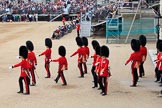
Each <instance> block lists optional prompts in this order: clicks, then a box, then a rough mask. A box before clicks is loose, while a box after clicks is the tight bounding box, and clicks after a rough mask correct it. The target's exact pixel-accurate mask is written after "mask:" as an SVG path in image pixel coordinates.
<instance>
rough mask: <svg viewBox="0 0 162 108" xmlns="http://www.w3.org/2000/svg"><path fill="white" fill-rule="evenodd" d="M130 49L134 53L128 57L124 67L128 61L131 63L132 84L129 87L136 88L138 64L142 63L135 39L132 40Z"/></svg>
mask: <svg viewBox="0 0 162 108" xmlns="http://www.w3.org/2000/svg"><path fill="white" fill-rule="evenodd" d="M131 47H132V50H134V52H133V53H132V54H131V55H130V57H129V59H128V60H127V61H126V63H125V65H127V64H128V63H129V62H130V61H132V65H131V69H132V77H133V84H132V85H131V87H136V85H137V81H138V73H137V69H138V68H139V66H140V63H141V61H142V56H141V52H140V42H139V41H138V40H136V39H132V40H131Z"/></svg>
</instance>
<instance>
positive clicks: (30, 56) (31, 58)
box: [27, 51, 37, 67]
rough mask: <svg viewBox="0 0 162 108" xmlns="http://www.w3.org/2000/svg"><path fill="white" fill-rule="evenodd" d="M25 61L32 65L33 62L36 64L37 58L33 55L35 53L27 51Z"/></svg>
mask: <svg viewBox="0 0 162 108" xmlns="http://www.w3.org/2000/svg"><path fill="white" fill-rule="evenodd" d="M27 61H28V62H29V63H30V65H31V66H32V67H33V66H35V64H37V59H36V56H35V53H34V52H32V51H31V52H28V58H27Z"/></svg>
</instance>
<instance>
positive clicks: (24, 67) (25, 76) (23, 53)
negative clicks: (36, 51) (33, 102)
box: [10, 46, 31, 95]
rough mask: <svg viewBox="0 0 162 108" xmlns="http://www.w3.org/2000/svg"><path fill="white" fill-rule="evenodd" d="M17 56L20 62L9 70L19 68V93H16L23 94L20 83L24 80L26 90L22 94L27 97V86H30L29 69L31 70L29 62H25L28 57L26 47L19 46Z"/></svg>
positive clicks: (28, 91) (28, 92)
mask: <svg viewBox="0 0 162 108" xmlns="http://www.w3.org/2000/svg"><path fill="white" fill-rule="evenodd" d="M19 56H20V58H21V59H22V61H21V62H20V63H18V64H15V65H13V66H11V67H10V68H15V67H20V68H21V73H20V77H19V87H20V91H18V92H17V93H23V92H24V89H23V82H22V81H23V80H24V83H25V88H26V92H25V93H24V95H28V94H30V90H29V84H30V76H29V69H30V68H31V66H30V64H29V62H28V61H27V60H26V59H27V56H28V50H27V48H26V46H20V48H19Z"/></svg>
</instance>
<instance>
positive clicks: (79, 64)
mask: <svg viewBox="0 0 162 108" xmlns="http://www.w3.org/2000/svg"><path fill="white" fill-rule="evenodd" d="M82 64H83V63H78V68H79V71H80V76H81V77H84V73H83V67H82Z"/></svg>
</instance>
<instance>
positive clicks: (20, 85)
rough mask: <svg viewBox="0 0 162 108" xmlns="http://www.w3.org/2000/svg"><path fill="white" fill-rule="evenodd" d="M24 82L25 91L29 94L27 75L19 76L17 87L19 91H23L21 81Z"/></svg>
mask: <svg viewBox="0 0 162 108" xmlns="http://www.w3.org/2000/svg"><path fill="white" fill-rule="evenodd" d="M23 80H24V82H25V88H26V93H27V94H30V89H29V84H30V78H29V77H27V76H26V77H19V87H20V91H21V92H23V91H24V89H23V82H22V81H23Z"/></svg>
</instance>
